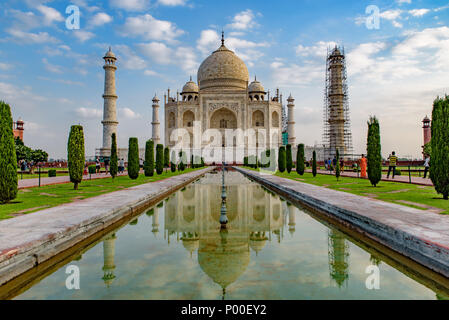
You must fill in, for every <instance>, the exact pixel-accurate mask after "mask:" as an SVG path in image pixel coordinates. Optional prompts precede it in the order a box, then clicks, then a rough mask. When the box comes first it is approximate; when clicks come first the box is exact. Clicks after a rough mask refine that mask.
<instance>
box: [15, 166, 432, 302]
mask: <svg viewBox="0 0 449 320" xmlns="http://www.w3.org/2000/svg"><path fill="white" fill-rule="evenodd" d="M220 178H221V175H219V174H208V175H207V176H206V177H204V178H203V179H201V180H200V181H197V182H196V183H194V184H192V185H190V186H188V187H187V188H185V189H183V191H179V192H177V193H175V194H173V195H171V196H170V197H169V198H168V199H166V200H165V201H163V206H159V207H155V208H153V209H151V210H149V211H148V212H147V213H144V214H142V215H141V216H140V217H138V221H137V223H136V221H134V222H133V223H130V224H128V225H126V226H124V227H123V228H121V229H119V230H117V231H116V232H115V237H114V236H113V234H109V235H107V236H106V237H105V238H104V241H101V242H99V243H98V244H97V245H95V246H94V247H93V248H91V249H90V250H88V251H87V252H85V253H84V254H83V256H82V258H81V259H80V260H78V261H72V262H71V263H70V264H74V265H77V266H79V267H80V275H81V285H80V286H81V289H80V290H67V289H66V288H65V279H66V276H67V275H66V274H65V267H63V268H61V269H59V270H58V271H56V272H54V273H53V274H51V275H49V276H47V277H46V278H44V279H43V280H42V281H40V283H37V284H36V285H34V286H33V287H32V288H30V289H29V290H28V291H26V292H25V293H23V294H21V295H20V296H19V297H18V298H19V299H221V298H222V291H223V290H222V287H226V299H435V296H436V295H435V293H434V292H433V291H431V290H430V289H428V288H426V287H425V286H423V285H421V284H419V283H417V282H415V281H414V280H412V279H410V278H408V277H407V276H405V275H404V274H402V273H401V272H399V271H397V270H395V269H394V268H392V267H390V266H389V265H387V264H385V263H383V262H381V263H380V264H379V268H380V275H381V281H380V287H381V289H380V290H368V289H366V287H365V280H366V277H367V276H368V275H367V274H365V268H366V267H367V266H368V265H370V264H371V262H370V257H371V255H370V254H369V253H368V252H366V251H364V250H363V249H361V248H359V247H357V246H356V245H355V244H353V243H351V242H349V241H348V240H346V239H345V238H344V236H343V235H342V234H341V233H339V232H338V231H336V230H330V229H328V228H327V227H326V226H324V225H323V224H321V223H319V222H317V221H316V220H314V219H313V218H311V217H310V216H309V215H308V214H305V213H304V211H303V210H302V209H298V208H296V207H294V206H290V205H287V203H286V202H285V201H281V199H280V198H279V197H277V196H275V195H274V194H272V193H269V192H266V191H264V189H263V188H261V187H260V186H259V185H257V184H254V183H251V182H250V181H249V180H247V179H246V178H244V177H243V176H242V175H240V174H239V173H237V172H229V173H227V174H226V184H227V194H228V201H227V205H228V217H229V220H230V223H229V231H228V233H227V234H223V233H222V234H220V231H219V223H218V219H219V216H220V205H221V202H220V201H221V199H220V195H221V187H220V182H221V181H220V180H221V179H220ZM338 283H339V284H340V285H338Z"/></svg>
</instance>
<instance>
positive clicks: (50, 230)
mask: <svg viewBox="0 0 449 320" xmlns="http://www.w3.org/2000/svg"><path fill="white" fill-rule="evenodd" d="M213 169H214V167H207V168H205V169H201V170H196V171H193V172H189V173H185V174H181V175H177V176H173V177H170V178H167V179H163V180H159V181H155V182H150V183H146V184H141V185H138V186H135V187H131V188H127V189H124V190H120V191H115V192H110V193H107V194H104V195H101V196H97V197H93V198H89V199H85V200H80V201H77V202H72V203H67V204H63V205H60V206H57V207H53V208H49V209H45V210H41V211H38V212H34V213H30V214H26V215H23V216H18V217H15V218H11V219H6V220H0V285H1V284H3V283H5V282H6V281H8V280H10V279H12V278H13V277H14V276H17V275H19V274H21V273H23V272H25V271H27V270H29V269H31V268H33V267H34V266H36V265H37V264H40V263H42V262H43V261H45V260H47V259H49V258H51V257H53V256H55V255H57V254H58V253H60V252H62V251H64V250H66V249H67V248H70V247H71V246H73V245H75V244H76V243H78V242H80V241H82V240H83V239H86V238H88V237H89V236H91V235H92V234H95V233H96V232H99V231H101V230H103V229H105V228H107V227H108V226H109V225H111V224H113V223H114V222H117V221H119V220H120V219H122V218H124V217H126V216H127V215H130V214H132V213H133V212H135V211H137V209H136V208H139V207H143V206H146V205H148V204H149V203H151V202H153V201H155V200H158V199H160V198H163V197H165V196H167V195H169V194H170V193H171V192H173V191H174V190H175V189H176V188H179V187H180V186H182V185H185V184H187V183H190V182H191V181H194V180H195V179H197V178H198V177H200V176H202V175H203V174H205V173H207V172H209V171H212V170H213Z"/></svg>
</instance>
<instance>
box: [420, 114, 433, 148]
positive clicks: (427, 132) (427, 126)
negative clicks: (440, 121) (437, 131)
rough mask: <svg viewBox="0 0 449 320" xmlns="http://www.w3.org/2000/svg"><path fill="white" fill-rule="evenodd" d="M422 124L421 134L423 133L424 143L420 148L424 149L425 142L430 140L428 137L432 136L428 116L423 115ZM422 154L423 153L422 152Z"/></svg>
mask: <svg viewBox="0 0 449 320" xmlns="http://www.w3.org/2000/svg"><path fill="white" fill-rule="evenodd" d="M422 123H423V126H422V129H423V134H424V144H423V145H422V148H423V150H424V146H425V145H426V144H428V143H429V142H430V139H431V138H432V131H431V127H430V119H429V117H427V116H426V117H425V118H424V120H423V121H422ZM423 155H424V154H423Z"/></svg>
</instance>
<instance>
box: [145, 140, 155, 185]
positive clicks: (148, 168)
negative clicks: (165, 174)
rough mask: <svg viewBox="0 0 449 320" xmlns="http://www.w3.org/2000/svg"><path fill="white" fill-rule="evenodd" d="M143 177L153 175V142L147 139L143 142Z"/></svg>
mask: <svg viewBox="0 0 449 320" xmlns="http://www.w3.org/2000/svg"><path fill="white" fill-rule="evenodd" d="M143 171H144V172H145V177H152V176H153V175H154V142H153V140H148V141H147V142H146V143H145V163H144V165H143Z"/></svg>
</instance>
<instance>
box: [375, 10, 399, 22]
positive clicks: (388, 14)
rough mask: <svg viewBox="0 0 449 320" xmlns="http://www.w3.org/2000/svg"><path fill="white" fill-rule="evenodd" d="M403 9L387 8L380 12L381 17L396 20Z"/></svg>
mask: <svg viewBox="0 0 449 320" xmlns="http://www.w3.org/2000/svg"><path fill="white" fill-rule="evenodd" d="M401 13H402V10H400V9H394V10H387V11H383V12H381V13H380V17H381V18H383V19H386V20H396V19H397V18H399V17H400V16H401Z"/></svg>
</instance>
